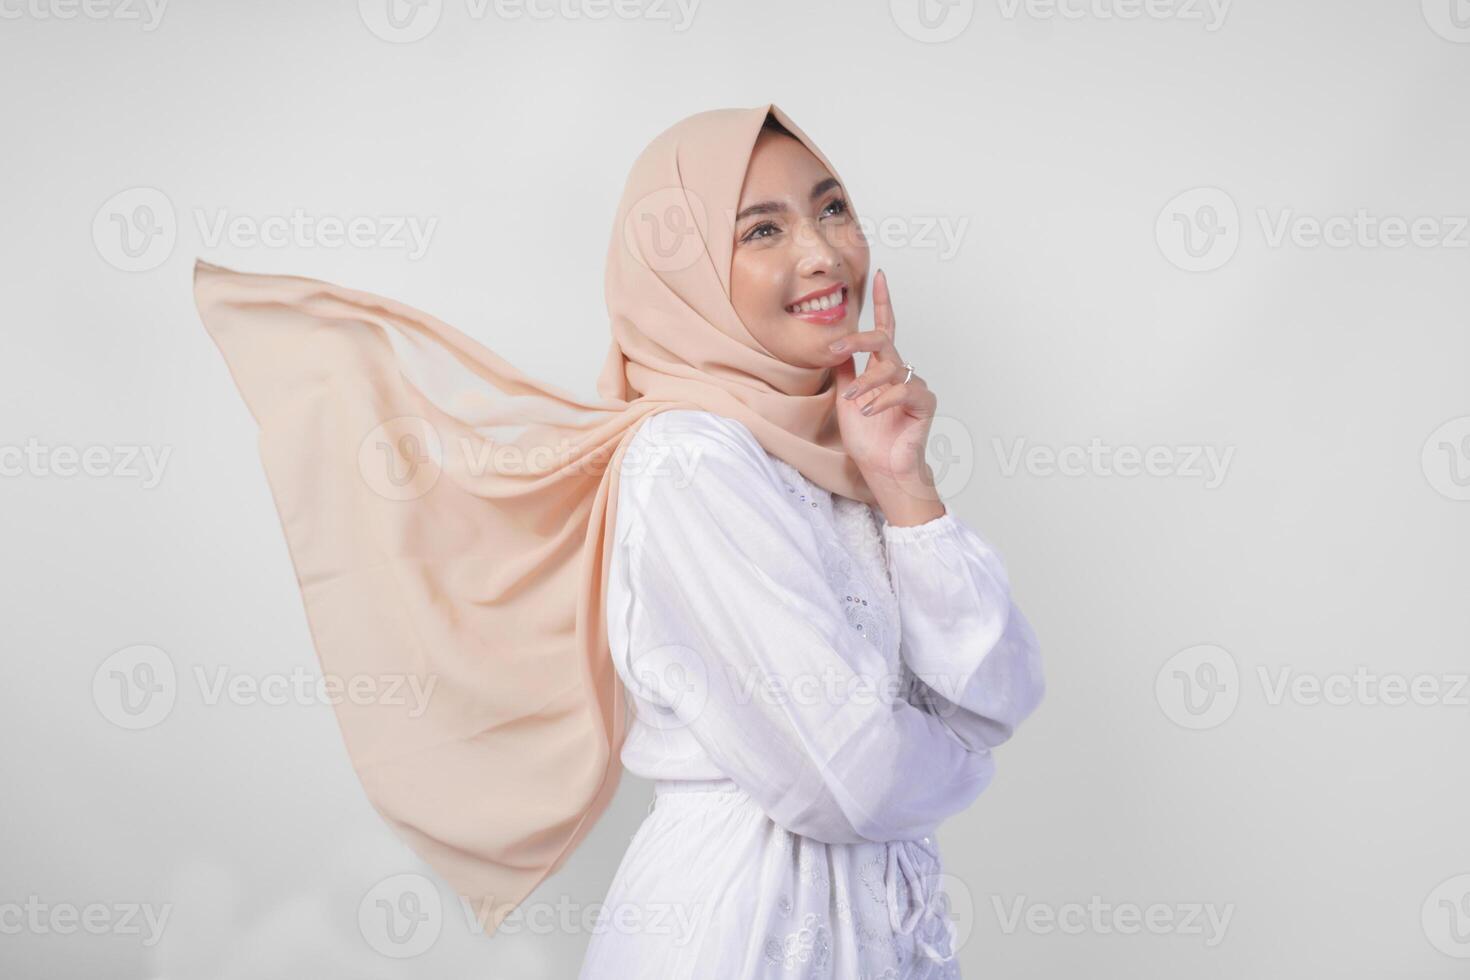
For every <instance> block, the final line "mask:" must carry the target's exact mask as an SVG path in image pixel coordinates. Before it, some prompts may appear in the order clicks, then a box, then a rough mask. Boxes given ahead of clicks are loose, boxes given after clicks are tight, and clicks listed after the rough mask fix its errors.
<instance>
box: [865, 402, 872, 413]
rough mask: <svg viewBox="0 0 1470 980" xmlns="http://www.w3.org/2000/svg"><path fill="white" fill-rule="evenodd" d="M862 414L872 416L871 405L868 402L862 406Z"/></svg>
mask: <svg viewBox="0 0 1470 980" xmlns="http://www.w3.org/2000/svg"><path fill="white" fill-rule="evenodd" d="M863 414H864V415H872V414H873V404H872V403H871V402H869V403H868V404H866V405H864V406H863Z"/></svg>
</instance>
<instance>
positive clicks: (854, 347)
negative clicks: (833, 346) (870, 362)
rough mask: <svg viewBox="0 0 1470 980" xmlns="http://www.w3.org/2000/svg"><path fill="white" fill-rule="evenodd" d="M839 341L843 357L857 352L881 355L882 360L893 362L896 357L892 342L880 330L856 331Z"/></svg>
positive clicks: (896, 352) (896, 353)
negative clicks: (882, 356)
mask: <svg viewBox="0 0 1470 980" xmlns="http://www.w3.org/2000/svg"><path fill="white" fill-rule="evenodd" d="M840 339H841V340H842V351H841V354H842V356H844V357H846V356H847V355H848V354H855V353H857V352H858V351H867V352H868V353H870V354H882V355H884V360H893V359H894V358H896V357H897V356H898V351H896V350H893V349H892V348H893V340H892V339H891V338H890V337H889V336H888V335H887V334H886V333H883V332H882V331H881V330H857V331H854V332H853V333H850V334H847V335H846V336H845V337H842V338H840ZM890 355H891V356H890Z"/></svg>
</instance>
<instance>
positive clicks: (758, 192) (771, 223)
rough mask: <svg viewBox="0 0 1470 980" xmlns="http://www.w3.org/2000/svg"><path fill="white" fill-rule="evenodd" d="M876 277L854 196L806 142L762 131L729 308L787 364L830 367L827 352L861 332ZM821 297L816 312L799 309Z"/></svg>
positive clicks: (743, 195)
mask: <svg viewBox="0 0 1470 980" xmlns="http://www.w3.org/2000/svg"><path fill="white" fill-rule="evenodd" d="M867 277H868V243H867V240H866V239H864V238H863V235H862V231H861V230H860V229H859V227H858V223H857V215H856V214H854V213H853V211H852V209H851V207H850V205H849V204H848V201H847V192H846V191H844V190H843V188H842V185H841V184H839V183H838V182H837V179H836V178H835V177H833V176H832V175H831V174H830V173H828V172H827V168H826V167H824V166H822V164H821V162H820V161H819V160H818V159H817V158H816V157H815V156H813V155H812V153H811V151H810V150H808V149H807V148H806V147H805V146H803V145H802V144H801V141H800V140H797V139H793V138H792V137H790V136H787V135H785V134H784V133H774V132H771V131H769V130H762V132H761V134H760V136H759V137H758V138H757V140H756V144H755V149H754V150H753V151H752V153H751V156H750V166H749V169H748V170H747V171H746V174H745V185H744V186H743V187H742V188H741V191H740V204H739V205H738V207H737V209H736V219H735V251H734V256H733V259H732V260H731V267H730V299H731V302H732V303H733V304H734V306H735V312H736V313H738V314H739V315H740V319H741V321H742V322H744V324H745V327H746V329H747V330H749V331H750V332H751V334H752V335H753V336H754V337H755V339H756V340H758V341H760V343H761V344H762V345H763V346H764V347H765V348H766V350H768V351H770V352H771V353H772V354H774V355H775V356H776V357H779V358H780V359H781V360H783V361H785V362H786V363H788V364H795V365H797V366H800V367H830V366H832V365H833V363H834V358H835V357H836V355H834V354H833V353H832V351H830V350H829V349H828V347H827V345H828V344H830V343H832V341H834V340H836V339H837V338H838V337H841V336H842V335H843V334H847V333H851V332H852V331H854V330H857V329H858V314H859V313H860V312H861V311H862V303H863V294H864V292H865V287H866V285H867ZM814 293H815V294H817V295H816V297H815V298H816V299H818V300H821V302H820V303H818V304H817V308H812V307H810V306H808V305H807V304H806V303H803V304H802V305H803V306H806V309H804V310H802V309H797V308H796V304H797V302H798V301H799V300H805V299H807V298H808V297H811V296H812V294H814ZM827 304H831V305H830V307H829V308H827V309H822V308H821V307H823V306H826V305H827Z"/></svg>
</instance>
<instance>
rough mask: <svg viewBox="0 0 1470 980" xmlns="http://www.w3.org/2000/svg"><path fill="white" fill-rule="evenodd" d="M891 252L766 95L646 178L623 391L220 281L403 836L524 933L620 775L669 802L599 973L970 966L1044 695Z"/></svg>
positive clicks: (618, 349) (360, 721)
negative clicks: (965, 490) (951, 875)
mask: <svg viewBox="0 0 1470 980" xmlns="http://www.w3.org/2000/svg"><path fill="white" fill-rule="evenodd" d="M867 268H868V251H867V245H866V243H865V242H864V241H863V239H862V236H861V234H860V233H859V232H858V230H857V226H856V223H855V215H854V213H853V211H852V209H851V206H850V203H849V201H848V198H847V195H846V191H845V189H844V188H843V186H842V184H841V181H840V179H839V178H838V175H837V173H836V170H835V169H834V168H833V167H832V166H831V164H830V162H829V161H827V160H826V158H825V157H824V156H823V155H822V154H821V151H820V150H818V149H817V147H816V146H815V145H814V144H813V143H812V142H811V141H810V140H809V139H808V138H807V137H806V136H805V135H804V134H803V133H802V132H801V131H800V129H798V128H797V127H796V125H795V124H794V122H792V120H791V119H790V118H789V117H787V116H786V115H785V113H784V112H782V111H781V110H780V109H779V108H777V107H776V106H775V105H772V104H769V103H768V104H765V105H762V106H757V107H754V108H751V109H722V110H714V111H710V112H703V113H699V114H696V115H694V116H691V117H689V118H687V119H685V120H682V121H681V122H679V123H678V124H676V125H675V126H673V127H670V128H669V129H668V130H666V131H665V132H664V133H662V134H660V135H659V136H658V137H657V138H656V139H655V140H653V141H652V142H651V143H650V144H649V145H648V147H647V148H646V149H645V150H644V151H643V153H642V154H640V156H639V158H638V160H637V161H635V163H634V166H633V168H632V171H631V173H630V175H629V178H628V182H627V184H626V186H625V188H624V193H623V199H622V201H621V203H620V206H619V210H618V215H617V218H616V220H615V222H614V229H613V235H612V241H611V243H610V245H609V249H608V261H607V268H606V280H605V284H606V299H607V305H608V310H609V313H610V316H611V332H612V340H611V345H610V349H609V351H608V356H607V359H606V361H605V364H604V367H603V371H602V373H601V375H600V377H599V379H598V393H599V396H600V397H599V398H598V399H593V400H588V399H580V398H577V397H575V396H573V395H570V394H567V393H566V392H564V391H562V390H560V389H558V388H556V387H554V386H552V385H549V384H546V383H543V382H540V381H537V380H536V379H533V378H530V377H527V376H526V375H524V374H522V373H521V372H519V371H517V370H516V369H515V368H514V367H512V366H511V365H510V364H508V363H506V362H505V361H504V360H503V359H501V358H499V357H497V356H496V355H495V354H494V353H493V352H491V351H489V350H487V349H486V348H484V347H483V346H482V345H480V344H479V343H477V342H476V341H474V340H473V339H471V338H469V337H467V336H465V335H464V334H462V333H460V332H459V331H457V330H455V329H454V328H453V327H451V326H449V325H448V324H445V323H443V322H442V321H439V320H437V319H435V318H434V317H432V316H429V315H428V314H426V313H423V312H421V311H419V310H416V309H413V308H411V307H408V306H406V305H404V304H401V303H398V302H395V301H394V300H391V299H389V298H386V297H382V296H377V295H374V294H371V293H366V292H362V291H357V290H352V289H348V288H345V287H342V286H337V285H333V284H330V283H324V282H320V281H317V280H311V279H305V278H301V277H292V276H280V275H255V274H248V273H241V272H234V271H231V270H228V269H223V268H221V267H218V266H213V265H210V264H208V263H204V262H199V263H197V264H196V267H195V297H196V302H197V304H198V307H199V311H200V315H201V318H202V320H203V322H204V323H205V326H206V327H207V328H208V330H209V332H210V335H211V336H212V337H213V338H214V340H215V341H216V342H217V343H218V344H219V346H220V349H221V351H222V353H223V354H224V356H225V359H226V362H227V364H228V365H229V368H230V371H231V374H232V376H233V378H234V379H235V381H236V383H237V384H238V385H239V387H240V389H241V391H242V393H243V395H244V397H245V400H246V402H247V404H248V405H249V407H250V409H251V411H252V413H253V414H254V416H255V418H256V420H257V421H258V423H259V424H260V427H261V442H260V447H261V454H262V459H263V462H264V464H265V470H266V474H267V476H268V478H269V480H270V486H271V491H272V493H273V495H274V498H275V502H276V505H277V509H278V511H279V514H280V517H281V523H282V528H283V530H284V532H285V534H286V539H287V543H288V545H289V547H290V552H291V558H292V561H293V564H294V567H295V571H296V574H297V578H298V583H299V585H300V587H301V590H302V595H303V599H304V603H305V608H306V613H307V618H308V621H309V624H310V626H311V632H312V638H313V642H314V645H315V648H316V652H317V655H318V657H319V658H320V660H321V662H322V666H323V671H324V674H326V675H329V676H334V677H336V678H338V679H339V680H340V681H341V682H342V683H343V686H344V688H345V689H348V690H354V691H366V692H368V694H369V695H370V696H358V697H351V698H342V699H339V700H337V701H336V702H335V703H334V708H335V710H336V713H337V718H338V721H339V723H340V725H341V728H342V732H343V736H344V740H345V743H346V746H347V749H348V752H349V755H350V757H351V759H352V762H353V764H354V767H355V768H356V770H357V772H358V775H359V777H360V778H361V780H362V783H363V786H364V788H365V790H366V792H367V794H368V797H369V799H370V800H371V802H372V803H373V805H374V806H375V807H376V808H377V809H378V811H379V812H380V813H381V814H382V815H383V817H384V818H385V819H386V820H387V821H388V822H389V823H390V825H391V826H393V827H394V828H395V829H396V830H397V831H398V832H399V833H401V834H402V835H403V836H404V838H405V840H406V841H407V842H408V843H409V844H410V845H411V846H412V847H413V848H414V850H415V851H416V852H417V853H418V854H419V855H420V856H421V857H422V858H423V859H424V860H425V861H426V862H427V863H428V864H429V866H430V867H432V868H433V869H434V870H435V871H437V872H438V873H439V874H440V875H441V876H442V877H443V878H444V879H445V880H446V881H447V882H448V883H449V884H450V885H451V886H452V887H453V888H454V889H455V890H456V891H457V892H458V893H459V895H460V896H461V897H462V898H463V899H465V900H466V901H468V902H471V903H473V906H474V908H473V911H474V912H475V913H476V914H477V915H478V916H479V918H480V920H481V922H482V923H484V925H485V927H486V928H487V929H488V930H493V929H494V928H495V927H496V926H498V925H499V923H500V922H501V921H502V920H503V918H504V917H505V916H506V915H507V914H509V912H510V911H512V910H513V909H514V908H516V907H517V906H518V905H520V904H521V903H522V902H523V900H524V899H525V898H526V897H527V896H528V895H529V894H530V893H531V892H532V891H533V890H534V889H535V888H536V887H537V885H539V884H540V883H541V882H542V881H544V880H545V879H546V877H547V876H548V875H550V874H552V873H554V872H555V871H556V870H557V869H558V868H560V867H561V866H562V864H563V863H564V862H565V860H566V858H567V856H568V855H569V854H570V853H571V852H572V851H573V849H575V847H576V846H577V845H578V844H579V843H580V842H581V840H583V839H584V838H585V836H586V834H587V832H588V831H589V830H590V828H591V826H592V825H593V824H594V823H595V821H596V820H597V818H598V817H599V816H600V814H601V813H602V812H603V810H604V809H605V807H606V805H607V803H608V801H609V800H610V799H611V797H612V795H613V792H614V791H615V789H616V787H617V784H618V776H619V773H620V769H621V768H622V766H623V765H624V764H626V765H627V767H628V768H630V769H632V770H633V771H634V772H637V773H639V774H640V775H644V776H646V777H649V778H652V779H655V780H656V781H657V791H658V792H657V796H656V804H657V805H656V806H655V807H654V808H653V812H652V814H651V816H650V817H649V818H648V820H646V821H645V822H644V824H643V826H642V827H641V828H640V830H639V831H638V834H637V835H636V836H635V838H634V842H633V844H632V846H631V847H630V848H629V851H628V853H627V855H626V857H625V859H624V861H623V864H622V867H621V869H620V870H619V873H618V875H617V878H616V880H615V881H614V883H613V886H612V889H611V894H610V896H609V901H608V903H607V906H606V911H607V917H606V918H605V919H604V920H601V921H599V929H598V931H597V934H596V935H594V937H593V939H592V942H591V944H590V947H589V950H588V954H587V959H586V964H585V966H584V970H583V976H584V977H588V978H595V977H612V976H617V977H629V976H634V977H660V978H663V977H684V976H689V977H753V976H791V975H801V976H835V977H867V978H877V977H900V976H902V977H910V976H912V977H930V976H957V975H958V974H957V967H956V963H955V960H954V956H953V950H952V948H950V947H951V944H950V942H949V939H950V937H949V936H948V934H947V932H948V930H947V923H946V922H945V921H944V917H943V915H942V902H941V901H940V897H939V895H938V893H937V888H936V885H937V873H938V870H939V861H938V852H937V849H936V848H935V846H934V842H933V839H932V836H931V835H932V831H933V829H934V828H935V827H936V826H937V824H938V823H939V822H940V821H941V820H943V819H944V818H945V817H947V816H949V815H950V814H952V813H954V812H957V811H958V810H960V809H962V808H964V807H965V806H966V805H968V804H969V803H970V802H971V801H972V800H973V799H974V797H975V796H976V795H977V794H978V793H979V792H980V791H981V790H982V789H983V788H984V787H985V785H986V784H987V783H988V781H989V779H990V777H991V774H992V760H991V755H990V750H991V749H992V748H993V747H994V746H995V745H997V744H999V743H1000V742H1002V741H1004V740H1005V739H1006V738H1007V737H1009V735H1010V734H1011V732H1012V731H1013V730H1014V727H1015V725H1016V724H1017V723H1018V722H1019V721H1020V720H1021V719H1022V718H1024V717H1025V716H1026V715H1027V714H1029V713H1030V712H1031V711H1032V710H1033V709H1034V707H1035V706H1036V704H1037V702H1038V701H1039V699H1040V697H1041V695H1042V680H1041V676H1040V666H1039V660H1038V656H1037V652H1036V645H1035V638H1034V636H1033V635H1032V632H1031V630H1030V627H1029V626H1028V625H1027V623H1026V621H1025V619H1024V618H1023V617H1022V616H1021V614H1020V613H1019V612H1018V611H1017V610H1016V609H1015V608H1014V606H1013V605H1012V604H1011V602H1010V597H1009V583H1008V581H1007V578H1006V574H1005V570H1004V568H1003V566H1002V564H1001V562H1000V560H999V558H998V557H997V556H996V555H995V553H994V552H993V551H992V550H991V549H989V548H988V547H987V546H986V545H985V543H984V542H983V541H982V540H981V539H980V538H979V537H978V536H977V535H976V534H975V533H974V532H973V531H972V530H970V529H969V528H968V527H967V526H966V525H964V524H963V523H962V522H960V521H959V519H958V518H956V517H955V516H954V515H952V514H949V513H947V512H946V511H945V510H944V507H943V504H942V503H940V502H939V501H938V500H937V499H935V496H934V493H933V490H932V481H931V480H930V478H929V476H930V475H929V473H928V470H927V467H926V466H925V464H924V462H923V455H922V447H923V446H924V443H925V439H926V436H927V433H928V427H929V424H930V420H931V419H932V417H933V414H934V409H935V398H934V395H933V394H932V392H930V391H929V390H928V389H927V387H926V386H925V385H924V383H923V381H922V379H921V378H919V376H918V375H916V374H914V373H913V370H912V368H911V367H910V366H909V365H907V364H905V363H904V362H903V361H902V360H901V358H900V357H899V356H898V354H897V351H896V349H895V347H894V329H895V327H894V318H893V315H892V309H891V305H890V304H889V302H888V294H887V287H886V283H885V282H884V281H883V278H882V275H881V273H880V274H879V275H878V277H877V280H876V282H875V285H874V298H875V313H876V316H875V319H876V322H877V326H878V329H877V330H875V331H869V332H858V330H857V324H858V308H859V305H860V303H861V301H862V297H863V295H864V292H865V289H866V281H867ZM834 287H835V289H834ZM833 296H837V297H840V298H838V299H835V300H834V299H832V298H831V297H833ZM834 303H835V305H834ZM839 340H840V341H843V342H844V343H845V344H846V347H845V348H844V349H842V350H834V349H831V345H832V344H834V343H835V342H837V341H839ZM855 351H865V352H867V353H868V354H869V359H868V363H867V367H866V370H865V371H864V372H863V374H862V375H861V376H860V377H859V376H857V375H856V372H855V365H854V363H853V360H852V354H853V352H855ZM865 411H866V412H867V414H865ZM670 463H672V464H673V468H672V469H671V468H670ZM671 474H672V477H673V478H671ZM625 490H626V491H627V492H626V493H625V492H624V491H625ZM354 685H355V686H354ZM404 690H409V691H414V692H422V693H423V694H424V695H425V696H423V697H415V698H404V697H402V696H401V693H400V692H402V691H404ZM374 692H380V693H378V694H377V695H376V696H372V695H373V694H374ZM395 693H397V696H395ZM625 695H627V696H629V697H630V699H631V701H632V703H633V705H634V707H635V709H636V717H635V718H633V719H632V722H631V725H630V722H629V719H628V718H627V717H626V712H625V703H624V696H625ZM415 900H417V899H415ZM384 904H391V903H384ZM620 906H621V909H622V911H621V912H620ZM630 910H631V911H632V912H633V913H635V915H636V913H637V912H638V911H639V910H642V911H644V912H646V913H647V917H646V918H645V919H644V920H643V921H642V922H641V924H638V925H635V926H633V927H629V926H628V925H627V923H628V922H629V919H628V912H629V911H630ZM668 913H672V914H673V918H674V919H675V920H676V921H683V922H685V923H686V924H687V928H685V929H683V930H681V931H677V932H670V931H669V930H668V929H667V928H664V929H656V928H655V927H654V925H653V920H654V918H655V917H663V921H664V923H665V924H666V923H667V921H668V919H667V918H666V917H665V916H667V914H668Z"/></svg>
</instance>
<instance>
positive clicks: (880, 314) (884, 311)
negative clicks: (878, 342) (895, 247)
mask: <svg viewBox="0 0 1470 980" xmlns="http://www.w3.org/2000/svg"><path fill="white" fill-rule="evenodd" d="M873 326H874V327H876V328H877V329H879V330H881V331H883V332H884V333H885V334H887V335H888V336H889V338H890V339H891V338H892V337H893V336H894V335H895V333H896V331H897V329H898V324H897V323H896V322H895V321H894V319H893V297H892V295H890V294H889V292H888V274H887V273H885V272H884V271H883V270H882V269H879V270H878V273H877V274H876V275H875V276H873Z"/></svg>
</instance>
